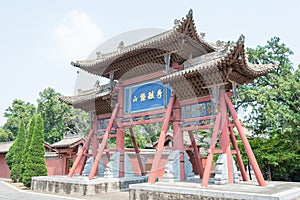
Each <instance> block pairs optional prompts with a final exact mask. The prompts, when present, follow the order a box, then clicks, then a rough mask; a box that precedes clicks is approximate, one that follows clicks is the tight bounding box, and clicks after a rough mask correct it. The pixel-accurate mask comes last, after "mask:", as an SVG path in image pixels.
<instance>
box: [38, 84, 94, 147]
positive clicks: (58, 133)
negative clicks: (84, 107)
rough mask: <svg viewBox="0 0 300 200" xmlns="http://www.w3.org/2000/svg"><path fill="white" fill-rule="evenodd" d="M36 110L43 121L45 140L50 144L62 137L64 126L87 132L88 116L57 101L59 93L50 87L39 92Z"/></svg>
mask: <svg viewBox="0 0 300 200" xmlns="http://www.w3.org/2000/svg"><path fill="white" fill-rule="evenodd" d="M39 95H40V97H39V98H38V99H37V102H38V107H37V112H38V113H39V114H41V116H42V118H43V119H44V122H45V133H44V134H45V136H44V137H45V141H46V142H48V143H50V144H52V143H54V142H57V141H59V140H61V139H62V136H63V133H64V132H65V131H66V126H73V127H75V130H74V131H75V132H79V131H81V130H82V131H84V132H88V131H87V130H88V127H89V116H88V114H87V113H85V112H83V111H80V110H75V109H74V108H73V107H71V106H69V105H66V104H64V103H62V102H60V101H59V99H58V97H59V96H60V95H61V94H60V93H58V92H56V91H55V90H54V89H52V88H46V89H45V90H43V91H42V92H40V94H39Z"/></svg>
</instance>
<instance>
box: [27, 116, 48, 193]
mask: <svg viewBox="0 0 300 200" xmlns="http://www.w3.org/2000/svg"><path fill="white" fill-rule="evenodd" d="M46 175H47V168H46V161H45V149H44V122H43V119H42V117H41V115H38V116H37V117H36V123H35V127H34V132H33V135H32V139H31V144H30V147H29V152H28V157H27V160H26V165H25V172H24V175H23V177H22V182H23V184H24V186H26V187H30V186H31V178H32V177H33V176H46Z"/></svg>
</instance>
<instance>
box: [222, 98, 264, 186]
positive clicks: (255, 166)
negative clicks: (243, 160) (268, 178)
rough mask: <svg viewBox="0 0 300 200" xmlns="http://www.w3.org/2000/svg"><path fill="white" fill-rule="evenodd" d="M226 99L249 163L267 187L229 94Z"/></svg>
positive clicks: (257, 177) (261, 182)
mask: <svg viewBox="0 0 300 200" xmlns="http://www.w3.org/2000/svg"><path fill="white" fill-rule="evenodd" d="M224 97H225V101H226V104H227V106H228V108H229V111H230V113H231V115H232V118H233V122H234V125H235V127H236V128H237V130H238V132H239V135H240V137H241V140H242V143H243V145H244V148H245V151H246V153H247V156H248V158H249V161H250V163H251V165H252V167H253V171H254V173H255V176H256V179H257V181H258V183H259V185H260V186H266V182H265V180H264V177H263V175H262V173H261V171H260V169H259V166H258V164H257V161H256V159H255V156H254V154H253V151H252V149H251V146H250V144H249V142H248V139H247V137H246V135H245V134H244V131H243V129H242V126H241V123H240V121H239V119H238V116H237V114H236V112H235V109H234V106H233V105H232V103H231V101H230V99H229V97H228V96H227V94H225V95H224Z"/></svg>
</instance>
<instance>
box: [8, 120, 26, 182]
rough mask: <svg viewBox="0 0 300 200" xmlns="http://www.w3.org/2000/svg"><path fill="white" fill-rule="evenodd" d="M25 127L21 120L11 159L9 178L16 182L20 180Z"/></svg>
mask: <svg viewBox="0 0 300 200" xmlns="http://www.w3.org/2000/svg"><path fill="white" fill-rule="evenodd" d="M25 141H26V137H25V126H24V122H23V120H21V121H20V124H19V129H18V135H17V138H16V140H15V142H14V144H15V147H14V152H13V159H12V168H11V171H10V178H11V179H12V180H13V181H14V182H17V181H19V180H20V178H21V166H22V165H21V162H22V158H23V155H24V154H23V153H24V149H25Z"/></svg>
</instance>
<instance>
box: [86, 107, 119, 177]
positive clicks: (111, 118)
mask: <svg viewBox="0 0 300 200" xmlns="http://www.w3.org/2000/svg"><path fill="white" fill-rule="evenodd" d="M118 109H119V104H118V103H117V104H116V106H115V108H114V111H113V113H112V115H111V117H110V120H109V123H108V126H107V129H106V131H105V133H104V135H103V139H102V141H101V145H100V148H99V151H98V153H97V155H96V157H95V160H94V164H93V167H92V169H91V172H90V175H89V179H90V180H91V179H93V178H94V176H95V175H96V172H97V170H98V164H99V161H100V160H101V157H102V154H103V152H104V149H105V147H106V144H107V140H108V136H109V133H110V131H111V128H112V125H113V123H114V120H115V117H116V114H117V112H118Z"/></svg>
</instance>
